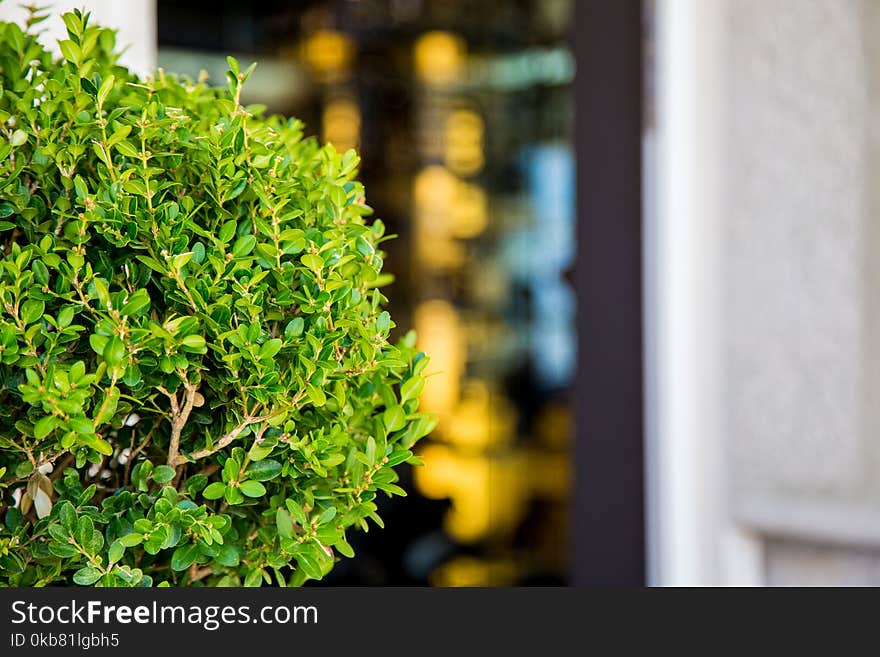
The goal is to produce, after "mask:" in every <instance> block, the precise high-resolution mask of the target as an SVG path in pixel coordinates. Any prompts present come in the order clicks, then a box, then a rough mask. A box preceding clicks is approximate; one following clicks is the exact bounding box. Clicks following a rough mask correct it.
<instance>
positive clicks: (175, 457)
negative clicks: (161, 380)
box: [156, 379, 197, 467]
mask: <svg viewBox="0 0 880 657" xmlns="http://www.w3.org/2000/svg"><path fill="white" fill-rule="evenodd" d="M183 387H184V391H185V392H184V396H183V407H182V408H181V406H180V402H178V401H177V393H170V392H168V391H167V390H166V389H165V388H163V387H162V386H158V387H157V388H156V389H157V390H158V391H159V392H161V393H162V394H163V395H165V396H166V397H168V399H169V400H170V401H171V442H170V443H169V445H168V465H170V466H171V467H175V466H177V465H180V464H182V463H186V459H183V460H182V461H181V460H180V434H181V432H182V431H183V427H184V426H186V421H187V420H188V419H189V414H190V412H191V411H192V409H193V406H194V404H195V399H196V391H197V386H194V385H193V384H191V383H190V382H189V381H187V380H186V379H184V380H183Z"/></svg>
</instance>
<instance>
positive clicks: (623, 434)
mask: <svg viewBox="0 0 880 657" xmlns="http://www.w3.org/2000/svg"><path fill="white" fill-rule="evenodd" d="M575 7H576V9H575V23H574V33H573V35H572V40H573V44H574V51H575V59H576V65H577V73H576V79H575V96H576V121H575V134H576V148H577V189H578V193H577V206H578V207H577V217H578V223H577V243H578V247H577V265H576V271H575V285H576V288H577V299H578V331H579V337H578V380H577V384H576V395H577V398H576V400H575V409H576V410H575V413H576V419H575V421H576V427H577V429H576V446H575V475H574V477H575V480H574V505H573V541H572V544H573V546H572V555H571V556H572V564H571V572H572V578H571V583H572V584H574V585H575V586H629V587H633V586H644V585H645V555H646V550H645V502H644V486H645V484H644V410H643V408H644V407H643V358H642V354H643V340H642V338H643V335H642V331H643V328H642V327H643V321H642V318H643V308H642V199H641V189H642V184H641V177H642V158H641V150H642V148H641V145H642V96H643V86H642V84H643V80H642V71H643V60H642V48H643V22H642V21H643V13H642V11H643V7H642V2H641V1H640V0H615V1H614V2H609V1H608V0H583V1H579V2H576V3H575Z"/></svg>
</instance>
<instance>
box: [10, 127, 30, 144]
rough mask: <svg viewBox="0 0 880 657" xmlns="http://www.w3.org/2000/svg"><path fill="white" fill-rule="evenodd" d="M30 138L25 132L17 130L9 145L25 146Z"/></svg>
mask: <svg viewBox="0 0 880 657" xmlns="http://www.w3.org/2000/svg"><path fill="white" fill-rule="evenodd" d="M27 140H28V136H27V133H26V132H25V131H24V130H16V131H15V132H13V133H12V137H11V138H10V139H9V143H10V144H12V145H13V146H24V145H25V144H26V143H27Z"/></svg>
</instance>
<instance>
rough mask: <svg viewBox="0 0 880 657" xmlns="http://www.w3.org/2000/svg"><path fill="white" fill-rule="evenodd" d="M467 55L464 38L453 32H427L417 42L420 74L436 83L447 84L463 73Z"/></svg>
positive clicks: (416, 60)
mask: <svg viewBox="0 0 880 657" xmlns="http://www.w3.org/2000/svg"><path fill="white" fill-rule="evenodd" d="M466 55H467V45H466V44H465V41H464V39H462V38H461V37H460V36H458V35H457V34H453V33H451V32H440V31H435V32H427V33H425V34H423V35H422V36H420V37H419V38H418V40H417V41H416V44H415V52H414V56H415V66H416V73H417V74H418V76H419V77H420V78H421V79H422V80H424V81H425V82H427V83H428V84H434V85H445V84H449V83H450V82H453V81H454V80H455V79H456V78H458V77H459V76H460V75H461V72H462V69H463V67H464V61H465V58H466Z"/></svg>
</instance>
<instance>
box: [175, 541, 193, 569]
mask: <svg viewBox="0 0 880 657" xmlns="http://www.w3.org/2000/svg"><path fill="white" fill-rule="evenodd" d="M198 556H199V546H198V545H196V544H195V543H187V544H185V545H180V546H178V547H177V549H175V550H174V554H172V555H171V569H172V570H176V571H178V572H179V571H181V570H186V569H187V568H189V567H190V566H191V565H192V564H193V563H194V562H195V560H196V559H197V558H198Z"/></svg>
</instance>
